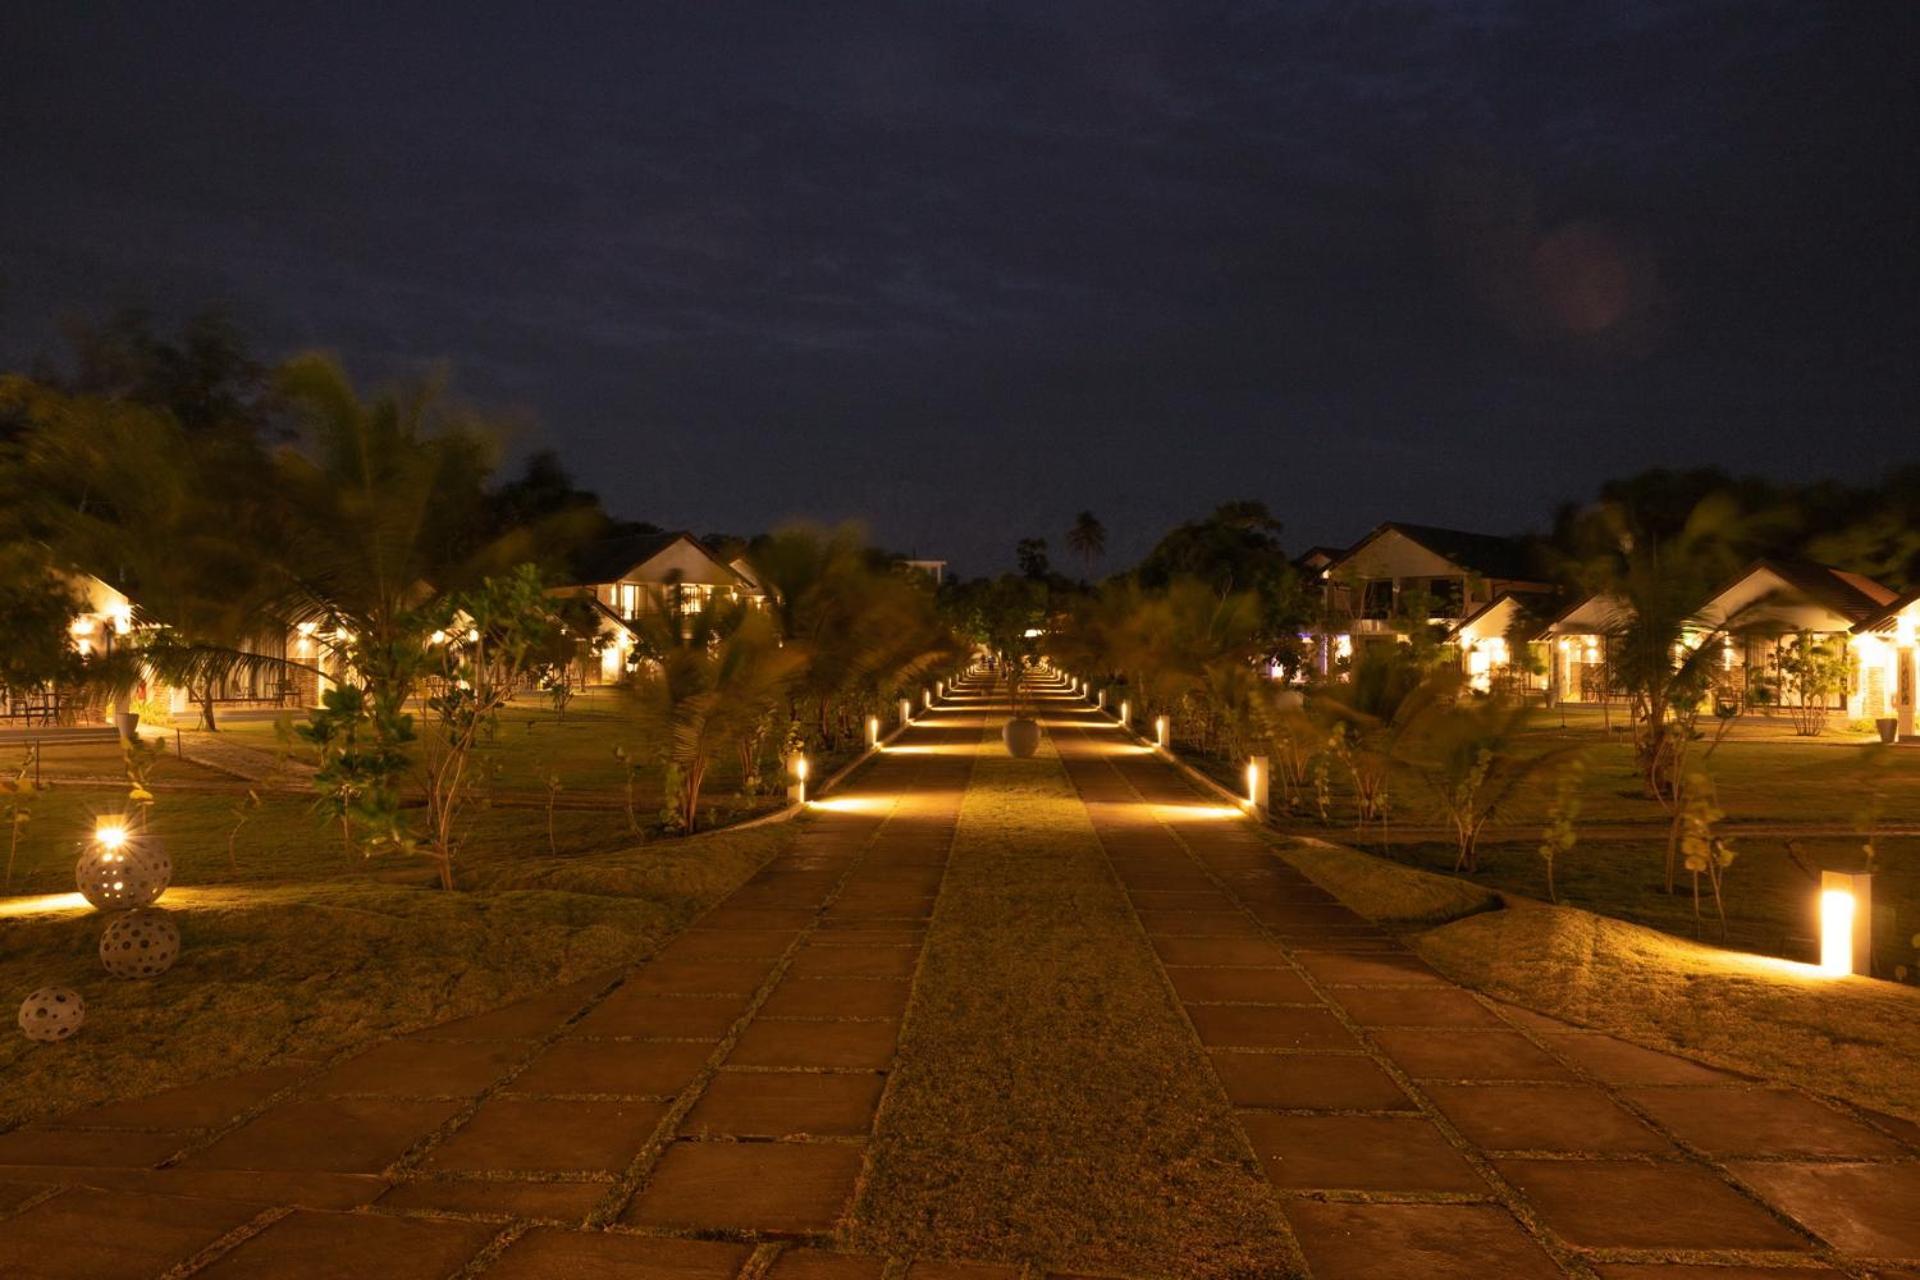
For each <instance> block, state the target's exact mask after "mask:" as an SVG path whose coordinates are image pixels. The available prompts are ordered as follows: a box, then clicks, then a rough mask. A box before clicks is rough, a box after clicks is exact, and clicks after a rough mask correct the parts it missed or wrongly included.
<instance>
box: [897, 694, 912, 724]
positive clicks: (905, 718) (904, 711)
mask: <svg viewBox="0 0 1920 1280" xmlns="http://www.w3.org/2000/svg"><path fill="white" fill-rule="evenodd" d="M900 723H901V725H902V726H903V727H904V726H906V725H910V724H912V723H913V699H912V698H902V699H900Z"/></svg>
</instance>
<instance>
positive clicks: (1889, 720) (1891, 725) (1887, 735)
mask: <svg viewBox="0 0 1920 1280" xmlns="http://www.w3.org/2000/svg"><path fill="white" fill-rule="evenodd" d="M1873 727H1874V728H1876V729H1878V730H1879V731H1880V741H1882V742H1892V741H1894V740H1895V739H1896V738H1898V737H1899V736H1900V721H1899V720H1898V719H1896V718H1895V717H1893V716H1881V717H1879V718H1878V719H1876V720H1875V721H1874V722H1873Z"/></svg>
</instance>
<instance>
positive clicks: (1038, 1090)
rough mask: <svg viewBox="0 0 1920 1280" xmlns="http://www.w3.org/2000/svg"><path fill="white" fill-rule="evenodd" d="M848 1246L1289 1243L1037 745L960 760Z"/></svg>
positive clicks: (1020, 1252)
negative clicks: (966, 765) (947, 853)
mask: <svg viewBox="0 0 1920 1280" xmlns="http://www.w3.org/2000/svg"><path fill="white" fill-rule="evenodd" d="M848 1234H849V1236H850V1238H851V1239H850V1242H851V1243H852V1244H854V1245H855V1246H856V1247H859V1248H862V1249H867V1250H872V1251H875V1252H886V1253H891V1254H895V1255H901V1254H908V1255H934V1256H942V1255H944V1256H964V1257H969V1258H975V1259H981V1258H994V1259H1003V1260H1007V1261H1013V1262H1030V1263H1035V1264H1040V1265H1046V1266H1050V1267H1056V1268H1063V1269H1071V1270H1087V1271H1106V1272H1124V1273H1129V1274H1150V1275H1162V1276H1192V1277H1203V1276H1204V1277H1241V1276H1245V1277H1252V1276H1274V1275H1280V1274H1284V1273H1285V1271H1286V1264H1285V1259H1286V1258H1287V1257H1288V1255H1289V1240H1288V1236H1287V1232H1286V1227H1285V1224H1284V1222H1283V1220H1282V1218H1281V1216H1280V1212H1279V1208H1278V1204H1277V1201H1276V1198H1275V1196H1274V1195H1273V1192H1272V1190H1271V1188H1270V1187H1269V1185H1268V1183H1267V1181H1266V1179H1265V1178H1264V1177H1263V1176H1262V1174H1261V1172H1260V1170H1259V1169H1258V1167H1257V1166H1256V1164H1255V1162H1254V1160H1253V1158H1252V1156H1251V1154H1250V1153H1249V1152H1248V1151H1247V1150H1246V1148H1245V1145H1244V1142H1243V1140H1242V1138H1241V1136H1240V1132H1239V1128H1238V1126H1237V1124H1236V1123H1235V1120H1234V1117H1233V1113H1232V1110H1231V1108H1230V1107H1229V1105H1228V1103H1227V1100H1226V1098H1225V1096H1224V1095H1223V1094H1222V1093H1221V1091H1220V1088H1219V1085H1218V1083H1217V1082H1216V1080H1215V1078H1214V1075H1213V1073H1212V1071H1211V1070H1210V1069H1209V1066H1208V1064H1207V1061H1206V1058H1205V1055H1204V1051H1203V1050H1202V1049H1201V1047H1200V1045H1199V1043H1198V1041H1197V1039H1196V1038H1195V1036H1194V1033H1193V1030H1192V1028H1191V1026H1190V1025H1189V1024H1188V1022H1187V1020H1186V1018H1185V1017H1184V1016H1183V1015H1182V1013H1181V1012H1180V1010H1179V1008H1178V1007H1177V1005H1176V1004H1175V1003H1174V1001H1173V999H1172V996H1171V993H1170V992H1169V991H1168V989H1167V987H1166V984H1165V981H1164V978H1163V976H1162V973H1161V970H1160V968H1159V963H1158V961H1157V960H1156V959H1155V957H1154V955H1153V953H1152V951H1151V949H1150V948H1149V946H1148V944H1147V940H1146V937H1145V935H1144V934H1143V933H1142V932H1141V930H1140V926H1139V923H1138V920H1137V918H1136V917H1135V916H1134V914H1133V910H1132V907H1131V905H1130V904H1129V903H1128V901H1127V898H1126V895H1125V894H1124V892H1123V891H1122V889H1121V888H1120V886H1119V885H1118V884H1117V883H1116V882H1115V881H1114V879H1113V876H1112V873H1111V870H1110V868H1109V866H1108V863H1107V860H1106V856H1105V853H1104V852H1103V850H1102V848H1101V846H1100V843H1099V840H1098V838H1097V837H1096V836H1095V834H1094V831H1093V827H1092V824H1091V822H1090V821H1089V819H1088V816H1087V813H1086V809H1085V807H1084V806H1083V805H1082V804H1081V802H1080V800H1079V798H1078V796H1077V794H1076V793H1075V791H1074V789H1073V787H1072V785H1071V783H1070V782H1069V781H1068V779H1067V776H1066V773H1065V770H1064V769H1062V767H1061V765H1060V761H1059V758H1058V756H1057V755H1055V754H1053V752H1052V748H1051V746H1048V747H1047V748H1046V749H1045V753H1044V754H1043V755H1042V756H1039V757H1036V758H1034V759H1031V760H1015V759H1011V758H1009V757H1008V756H1006V755H1005V754H1004V753H1003V752H1002V751H1000V749H999V747H998V744H997V742H996V743H993V744H991V745H989V747H988V749H987V751H986V752H985V753H984V754H983V755H982V756H981V757H980V758H979V760H978V762H977V764H976V765H975V770H974V775H973V780H972V785H971V786H970V787H969V789H968V792H967V795H966V799H965V801H964V802H963V804H962V807H961V810H960V821H959V828H958V833H957V835H956V839H955V843H954V847H953V852H952V857H951V860H950V862H949V865H948V870H947V875H946V882H945V884H944V886H943V887H942V890H941V895H940V899H939V903H938V906H937V908H936V910H935V914H934V919H933V924H932V927H931V929H930V930H929V934H928V939H927V945H926V951H925V953H924V956H923V958H922V961H921V966H920V972H919V977H918V979H917V981H916V984H915V987H914V995H913V1003H912V1006H911V1007H910V1008H909V1010H908V1013H907V1020H906V1023H905V1026H904V1028H903V1030H902V1035H901V1045H900V1057H899V1059H898V1061H897V1062H896V1067H895V1072H894V1076H893V1079H892V1082H891V1084H890V1086H889V1090H888V1094H887V1098H886V1101H885V1103H884V1105H883V1107H882V1110H881V1113H880V1118H879V1121H878V1124H877V1131H876V1133H875V1136H874V1138H873V1140H872V1142H871V1144H870V1146H869V1164H868V1171H867V1177H866V1178H865V1180H864V1182H863V1185H862V1191H861V1195H860V1197H859V1200H858V1202H857V1204H856V1207H855V1211H854V1214H853V1216H852V1220H851V1223H850V1226H849V1228H848Z"/></svg>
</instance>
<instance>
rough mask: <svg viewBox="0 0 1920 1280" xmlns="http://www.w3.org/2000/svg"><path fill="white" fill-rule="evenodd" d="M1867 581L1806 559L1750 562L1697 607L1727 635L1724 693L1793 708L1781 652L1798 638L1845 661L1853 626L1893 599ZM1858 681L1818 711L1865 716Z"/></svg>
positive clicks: (1827, 699)
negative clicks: (1782, 674)
mask: <svg viewBox="0 0 1920 1280" xmlns="http://www.w3.org/2000/svg"><path fill="white" fill-rule="evenodd" d="M1894 597H1895V593H1894V592H1892V591H1890V590H1888V589H1887V588H1886V587H1883V586H1881V585H1880V584H1879V583H1877V582H1875V581H1874V580H1873V579H1871V578H1868V577H1864V576H1862V575H1860V574H1857V573H1849V572H1848V571H1847V570H1845V569H1836V568H1834V567H1833V566H1832V565H1825V564H1816V563H1814V562H1812V561H1808V560H1774V559H1765V560H1756V561H1754V562H1753V563H1752V564H1750V565H1748V566H1747V567H1746V568H1745V569H1744V570H1742V571H1741V573H1740V574H1739V576H1737V577H1736V578H1734V580H1733V581H1732V582H1729V583H1728V584H1727V585H1726V586H1724V587H1722V588H1721V589H1720V590H1719V591H1718V592H1716V593H1715V594H1714V595H1713V596H1712V598H1710V599H1709V600H1708V601H1707V602H1706V603H1705V604H1703V605H1702V606H1701V607H1700V621H1701V622H1702V623H1703V624H1704V625H1705V626H1708V627H1713V628H1725V630H1726V632H1727V640H1726V647H1725V650H1724V653H1725V657H1724V659H1723V661H1724V663H1725V670H1726V692H1727V693H1728V695H1729V696H1735V697H1739V698H1740V699H1741V700H1742V701H1744V702H1747V703H1754V702H1760V703H1763V704H1764V705H1773V706H1783V707H1793V706H1799V705H1801V697H1800V695H1799V694H1798V693H1796V692H1795V691H1794V690H1793V689H1792V688H1791V687H1790V684H1783V683H1782V682H1781V681H1780V679H1779V675H1780V664H1781V658H1782V656H1783V653H1784V650H1785V649H1786V648H1787V647H1788V646H1791V645H1793V644H1794V643H1795V641H1796V639H1797V637H1799V636H1802V635H1805V636H1808V637H1810V638H1811V639H1812V640H1813V641H1814V642H1816V643H1820V644H1824V645H1827V646H1829V647H1830V648H1832V649H1833V650H1834V651H1835V652H1837V653H1841V654H1845V655H1847V656H1849V657H1850V658H1852V657H1854V655H1852V654H1851V652H1850V645H1849V640H1850V638H1851V636H1852V635H1853V632H1854V628H1855V627H1857V626H1859V625H1860V624H1861V623H1863V622H1865V621H1867V620H1868V619H1869V618H1872V617H1874V616H1876V615H1878V614H1879V613H1881V612H1882V611H1883V610H1885V609H1886V608H1887V607H1888V606H1889V605H1891V604H1893V602H1894ZM1863 686H1864V681H1863V680H1862V679H1860V678H1857V677H1856V678H1851V679H1849V680H1848V681H1847V684H1846V687H1845V688H1843V689H1841V690H1840V691H1838V692H1835V693H1833V694H1830V695H1827V696H1826V697H1824V698H1823V699H1822V701H1823V704H1824V706H1823V709H1824V710H1827V711H1831V712H1834V713H1835V714H1840V713H1846V714H1848V715H1849V716H1852V717H1854V718H1858V717H1861V716H1862V715H1864V714H1866V713H1865V712H1864V711H1863V710H1862V707H1863V704H1864V701H1865V697H1864V695H1865V689H1864V687H1863Z"/></svg>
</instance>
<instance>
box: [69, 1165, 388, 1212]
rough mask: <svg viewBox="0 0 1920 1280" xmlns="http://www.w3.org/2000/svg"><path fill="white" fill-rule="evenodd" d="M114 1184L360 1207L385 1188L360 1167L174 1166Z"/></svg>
mask: <svg viewBox="0 0 1920 1280" xmlns="http://www.w3.org/2000/svg"><path fill="white" fill-rule="evenodd" d="M86 1178H87V1181H88V1183H89V1184H92V1185H98V1186H104V1185H106V1184H105V1183H104V1182H102V1181H101V1177H100V1172H99V1171H98V1170H93V1171H90V1172H89V1173H88V1174H87V1175H86ZM114 1185H118V1186H125V1187H128V1188H132V1189H135V1190H143V1191H152V1192H156V1193H158V1194H161V1195H180V1196H204V1197H207V1198H210V1199H219V1200H247V1201H264V1202H267V1203H269V1204H281V1205H291V1206H293V1207H295V1208H300V1209H357V1208H359V1207H360V1206H362V1205H367V1204H372V1203H373V1202H374V1201H375V1200H377V1199H379V1198H380V1195H381V1193H382V1192H384V1191H385V1190H386V1189H387V1180H386V1179H385V1178H382V1177H376V1176H374V1175H372V1174H361V1173H314V1172H296V1173H289V1172H285V1171H276V1170H266V1169H180V1168H170V1169H161V1170H157V1171H155V1172H152V1173H144V1174H140V1175H138V1176H134V1177H128V1178H126V1179H125V1180H124V1181H119V1182H116V1183H115V1184H114Z"/></svg>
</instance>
